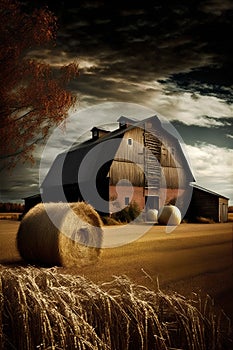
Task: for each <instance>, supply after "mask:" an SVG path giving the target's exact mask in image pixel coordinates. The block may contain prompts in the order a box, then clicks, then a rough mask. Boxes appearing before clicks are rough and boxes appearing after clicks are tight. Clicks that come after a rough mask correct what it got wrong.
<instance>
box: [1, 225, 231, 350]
mask: <svg viewBox="0 0 233 350" xmlns="http://www.w3.org/2000/svg"><path fill="white" fill-rule="evenodd" d="M18 225H19V223H18V222H13V221H12V222H11V221H8V222H7V221H2V222H0V242H1V244H0V263H2V264H4V266H3V267H2V270H4V271H5V273H6V274H7V276H6V275H5V277H4V278H13V276H15V274H16V273H17V274H18V275H19V276H21V277H19V278H21V280H20V281H21V282H22V281H25V278H26V277H22V276H23V274H26V275H27V273H28V272H27V273H25V272H26V271H30V269H31V267H30V266H27V265H26V264H25V263H24V262H23V261H22V259H21V258H20V256H19V254H18V252H17V250H16V245H15V239H16V232H17V228H18ZM135 228H136V226H135V227H134V229H135ZM108 230H110V231H108V234H109V235H110V236H109V237H108V239H110V238H111V230H114V227H109V228H108ZM232 232H233V231H232V223H227V224H208V225H206V224H181V225H180V226H178V227H177V228H176V230H175V231H173V232H172V233H171V234H166V233H165V228H164V227H162V226H159V225H156V226H153V227H152V228H150V230H149V231H148V232H147V233H146V234H145V235H144V236H143V237H141V238H140V239H139V240H138V241H135V242H132V243H130V244H127V245H124V246H122V247H116V248H108V249H103V251H102V255H101V259H100V261H99V262H98V264H96V265H94V266H92V267H85V268H78V267H77V268H75V267H73V268H56V269H41V268H40V269H35V270H34V271H38V273H39V274H40V275H41V274H42V271H43V274H44V279H46V278H48V280H47V282H46V283H47V284H46V285H47V286H48V287H49V286H50V285H51V283H52V282H51V281H50V280H51V274H53V273H54V283H55V281H57V282H56V283H58V284H59V285H60V286H61V290H60V291H59V290H58V289H59V288H58V289H57V293H62V290H63V289H64V288H63V287H62V286H63V284H62V283H63V282H61V281H63V279H66V278H67V279H68V280H69V282H67V286H69V287H67V293H68V289H69V291H71V292H72V288H73V287H72V286H76V287H77V283H78V282H77V281H79V282H80V281H82V283H83V285H84V286H86V288H87V286H90V288H92V294H91V295H92V297H94V298H96V297H97V296H96V295H95V291H96V290H97V289H98V290H99V292H100V295H102V297H100V296H98V298H99V297H100V298H103V294H102V293H103V289H104V291H105V292H106V289H105V288H106V287H107V288H109V289H107V294H110V295H111V297H114V295H115V294H114V290H115V289H116V294H117V295H118V294H119V293H120V294H122V292H119V291H120V290H121V291H122V289H117V288H123V285H121V287H119V285H118V284H117V283H118V282H116V281H122V284H124V283H125V288H126V289H127V288H128V289H129V290H130V288H131V287H130V286H134V287H133V289H134V288H136V289H137V290H139V289H140V288H142V290H144V291H145V293H146V294H144V295H147V297H148V298H149V295H150V293H152V294H153V295H154V293H157V292H158V283H157V281H159V284H160V288H159V291H160V292H161V290H162V291H163V292H161V293H162V295H163V296H164V297H165V296H166V297H169V298H173V296H179V298H181V299H184V300H185V301H186V302H187V303H188V304H189V300H191V299H193V298H194V296H195V295H196V297H195V298H196V302H197V303H196V304H195V303H194V304H192V305H194V306H197V305H199V304H198V303H200V302H201V303H202V306H204V305H205V303H206V302H207V304H208V305H209V306H208V307H210V305H212V301H213V300H214V302H215V307H214V306H213V305H212V306H211V308H212V314H213V313H214V315H215V316H216V317H217V318H218V317H219V315H220V314H219V312H221V311H220V309H221V308H222V309H223V310H224V313H226V314H227V315H228V316H229V317H230V318H231V319H232V315H233V310H232V293H233V289H232ZM125 234H130V232H128V231H127V230H125ZM104 236H106V228H104ZM105 239H106V237H105ZM19 266H27V268H26V270H21V269H19ZM23 271H24V273H23ZM31 271H33V270H31ZM33 273H35V272H33ZM30 274H31V272H29V275H28V276H29V277H28V278H31V277H30ZM8 275H9V276H8ZM10 276H11V277H10ZM46 276H47V277H46ZM69 276H72V278H71V277H69ZM114 276H117V278H114ZM119 276H123V277H119ZM124 276H127V278H125V277H124ZM157 278H158V280H157ZM42 279H43V278H42ZM76 280H77V281H76ZM15 281H16V282H17V278H16V279H15ZM49 281H50V282H49ZM58 281H59V282H58ZM75 281H76V282H75ZM113 281H114V282H113ZM123 281H124V282H123ZM17 283H18V282H17ZM22 283H23V284H24V282H22ZM28 283H29V284H28V285H29V286H30V283H31V282H30V281H29V282H28ZM106 283H107V284H106ZM108 283H110V284H108ZM140 285H141V286H142V287H139V286H140ZM34 286H35V285H34ZM91 286H92V287H91ZM127 286H128V287H127ZM76 287H74V290H75V288H76ZM23 288H27V286H24V287H23ZM30 288H31V287H30ZM38 288H41V287H38ZM77 288H78V287H77ZM80 288H81V287H80V286H79V289H80ZM138 288H139V289H138ZM147 289H148V291H147ZM26 290H27V289H26ZM46 290H47V289H46ZM80 290H81V289H80ZM87 290H89V289H88V288H87ZM109 290H110V291H109ZM140 290H141V289H140ZM146 291H147V292H146ZM43 293H44V292H43ZM43 293H42V292H40V293H39V295H41V297H42V296H43ZM46 293H52V291H49V290H47V292H46ZM82 293H83V292H82ZM140 293H141V292H140ZM193 293H196V294H195V295H194V294H193ZM49 295H50V296H48V294H46V300H47V302H49V303H50V302H55V299H56V298H57V297H56V298H55V299H54V298H53V297H51V294H49ZM62 295H64V298H68V296H66V297H65V294H62ZM104 295H105V294H104ZM207 295H210V297H207ZM26 297H27V296H26ZM76 297H77V296H76ZM135 298H136V296H135ZM65 300H69V299H65ZM98 300H99V299H98ZM101 300H102V299H101ZM111 300H112V299H111ZM140 300H141V299H140ZM148 300H150V299H148ZM172 300H173V301H174V299H172ZM207 300H208V301H207ZM91 302H93V300H92V301H91ZM102 302H103V303H104V301H103V300H102V301H101V303H102ZM141 302H142V304H143V303H144V304H145V305H146V300H144V301H142V300H141V301H140V303H141ZM38 303H39V300H38ZM101 303H100V304H101ZM107 303H110V301H109V302H107ZM135 303H136V302H135ZM144 304H143V305H144ZM41 305H44V304H43V303H42V304H41ZM91 305H92V304H91ZM104 305H105V306H106V304H104ZM108 305H110V304H108ZM114 305H115V304H114ZM136 305H137V308H139V304H137V303H136V304H135V306H136ZM140 305H141V304H140ZM146 307H148V305H147V306H146ZM156 307H157V306H156ZM42 308H44V306H43V307H42ZM132 308H133V306H132V307H131V306H130V308H128V309H127V313H128V315H130V317H132V319H135V316H134V315H133V314H132V313H131V310H132ZM150 310H151V309H150ZM156 310H157V309H156ZM198 310H199V308H198ZM40 312H41V311H40ZM67 312H68V313H69V312H71V311H69V310H68V309H67ZM101 312H102V311H101V309H100V307H99V314H100V317H101V319H99V321H98V322H100V323H101V325H100V326H101V327H102V323H103V322H105V321H104V319H103V318H102V314H101ZM119 312H120V311H119ZM146 312H149V311H146ZM195 312H196V311H195ZM202 313H203V309H202V311H201V314H202ZM165 314H166V312H165ZM70 315H72V313H71V314H70ZM111 315H112V313H111ZM120 315H121V314H120ZM137 315H139V314H137ZM144 315H145V314H144ZM147 315H149V316H148V317H149V320H151V318H150V315H151V314H150V312H149V313H147ZM195 315H196V314H195ZM221 315H222V316H223V314H222V313H221ZM59 317H60V316H59ZM72 317H74V316H72ZM111 317H112V316H111ZM140 317H141V316H140ZM195 317H196V316H195ZM216 317H215V318H216ZM223 319H224V320H225V321H226V320H227V318H225V316H223ZM225 321H224V322H225ZM61 322H63V323H64V322H65V320H63V321H61ZM148 322H149V321H148ZM172 322H173V321H172ZM207 323H208V322H207ZM104 324H105V323H104ZM224 324H225V326H226V323H224ZM221 325H222V323H221ZM225 326H224V327H225ZM117 327H118V326H117ZM71 329H72V327H71ZM88 329H89V330H90V328H89V326H87V328H86V330H85V331H86V332H88ZM143 329H144V328H143ZM205 329H207V328H205ZM224 329H225V330H224V332H226V328H224ZM53 331H54V332H56V330H53ZM144 331H145V329H144V330H143V331H142V332H144ZM222 331H223V330H222ZM222 331H221V332H222ZM111 332H112V331H111ZM174 332H175V331H174ZM86 334H87V333H86ZM143 334H144V333H143ZM175 334H176V332H175ZM89 336H90V337H91V335H90V334H89ZM143 337H144V336H143ZM88 339H89V338H88ZM137 339H139V338H137ZM158 339H159V338H158ZM98 341H99V340H98ZM168 344H169V343H166V346H169V345H168ZM80 346H81V345H80ZM85 346H87V345H85ZM101 346H102V345H101ZM221 346H222V345H221ZM224 346H225V348H224V347H223V349H227V347H226V345H224ZM61 348H62V347H61ZM86 348H87V349H88V347H86ZM86 348H85V347H84V346H83V347H79V348H78V349H86ZM90 348H93V347H90ZM25 349H26V348H25ZM94 349H102V348H101V347H100V345H99V348H98V347H95V348H94ZM132 349H137V347H134V348H132ZM138 349H141V348H140V345H139V347H138ZM143 349H147V348H146V347H144V348H143ZM148 349H151V348H148ZM158 349H166V347H164V346H163V345H162V343H161V347H160V348H159V347H158ZM180 349H182V348H181V347H180ZM186 349H188V348H185V350H186ZM193 349H196V348H193ZM197 349H199V348H197ZM200 349H201V348H200ZM220 349H221V348H220ZM4 350H5V349H4ZM118 350H120V348H119V349H118ZM122 350H125V349H124V348H123V349H122ZM216 350H217V348H216Z"/></svg>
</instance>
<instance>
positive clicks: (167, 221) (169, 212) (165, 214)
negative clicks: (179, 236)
mask: <svg viewBox="0 0 233 350" xmlns="http://www.w3.org/2000/svg"><path fill="white" fill-rule="evenodd" d="M158 222H159V224H161V225H171V226H177V225H179V224H180V223H181V212H180V210H179V208H177V207H176V206H174V205H165V206H164V207H162V208H161V209H160V210H159V214H158Z"/></svg>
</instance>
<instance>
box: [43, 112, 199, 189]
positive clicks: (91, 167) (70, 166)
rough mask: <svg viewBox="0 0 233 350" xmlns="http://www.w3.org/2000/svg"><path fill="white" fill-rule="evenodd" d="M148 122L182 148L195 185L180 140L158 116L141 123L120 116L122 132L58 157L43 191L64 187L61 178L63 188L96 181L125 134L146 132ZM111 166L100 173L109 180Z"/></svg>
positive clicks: (85, 144) (90, 140)
mask: <svg viewBox="0 0 233 350" xmlns="http://www.w3.org/2000/svg"><path fill="white" fill-rule="evenodd" d="M124 121H125V122H126V123H127V125H125V126H122V124H124ZM147 121H153V123H154V124H155V125H156V127H157V128H159V129H160V130H162V133H163V135H164V136H165V137H169V138H172V139H173V140H174V141H175V142H176V144H177V147H178V148H179V150H180V154H181V156H182V161H183V164H184V166H185V168H186V169H187V172H188V173H189V178H190V182H191V181H195V179H194V177H193V174H192V172H191V169H190V166H189V164H188V162H187V159H186V157H185V156H184V153H183V150H182V147H181V145H180V142H179V140H178V139H177V138H176V137H175V136H173V135H172V134H170V133H169V132H168V131H166V130H165V129H164V128H163V127H162V125H161V122H160V120H159V119H158V117H157V116H152V117H149V118H146V119H144V120H141V121H138V120H134V119H130V118H127V117H123V116H121V117H120V118H119V119H118V122H119V123H120V124H121V126H122V127H120V128H119V129H116V130H114V131H112V132H109V133H107V134H106V135H104V136H102V137H100V138H98V139H93V138H91V139H89V140H87V141H85V142H83V143H81V144H78V145H75V146H74V147H73V148H71V149H70V150H69V151H67V152H63V153H61V154H59V155H58V156H57V157H56V159H55V161H54V162H53V164H52V166H51V168H50V170H49V172H48V174H47V175H46V177H45V179H44V181H43V183H42V186H41V187H42V188H45V187H52V186H59V185H60V184H61V177H62V184H63V185H68V184H75V183H79V182H80V181H83V182H88V180H89V179H91V178H92V177H93V174H95V172H96V167H97V165H98V164H102V162H104V159H114V156H115V154H116V151H117V149H118V147H119V145H120V143H121V140H122V138H123V136H124V134H125V132H126V131H130V130H131V129H134V128H136V127H142V128H143V127H144V124H145V122H147ZM108 140H109V141H110V140H114V142H113V143H111V147H106V143H105V141H108ZM96 146H98V147H96ZM94 149H95V154H94V156H93V157H88V158H90V159H87V158H85V157H86V156H87V154H90V153H89V152H90V151H92V150H94ZM96 150H97V151H96ZM84 158H85V161H86V163H85V167H83V168H82V169H83V171H82V175H81V177H78V170H79V169H80V166H81V165H82V161H83V160H84ZM111 162H112V161H109V162H108V164H107V166H105V167H103V168H102V169H101V171H102V174H101V176H105V177H106V176H107V173H108V171H109V168H110V166H111ZM99 175H100V174H99Z"/></svg>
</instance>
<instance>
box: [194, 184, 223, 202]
mask: <svg viewBox="0 0 233 350" xmlns="http://www.w3.org/2000/svg"><path fill="white" fill-rule="evenodd" d="M191 186H192V187H193V188H195V189H197V190H199V191H202V192H206V193H209V194H212V195H213V196H216V197H219V198H225V199H229V198H228V197H225V196H223V195H221V194H219V193H217V192H214V191H211V190H208V189H207V188H204V187H202V186H200V185H198V184H196V183H192V184H191Z"/></svg>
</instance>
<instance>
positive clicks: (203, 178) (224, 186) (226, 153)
mask: <svg viewBox="0 0 233 350" xmlns="http://www.w3.org/2000/svg"><path fill="white" fill-rule="evenodd" d="M186 149H187V152H188V155H189V159H190V162H191V166H192V168H193V173H194V177H195V179H196V181H197V183H198V184H199V185H201V186H203V187H206V188H208V189H210V190H213V191H215V192H217V193H220V194H222V195H225V196H226V197H228V198H233V183H232V179H233V149H227V148H219V147H216V146H214V145H211V144H204V143H202V144H197V145H195V146H190V145H186Z"/></svg>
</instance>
